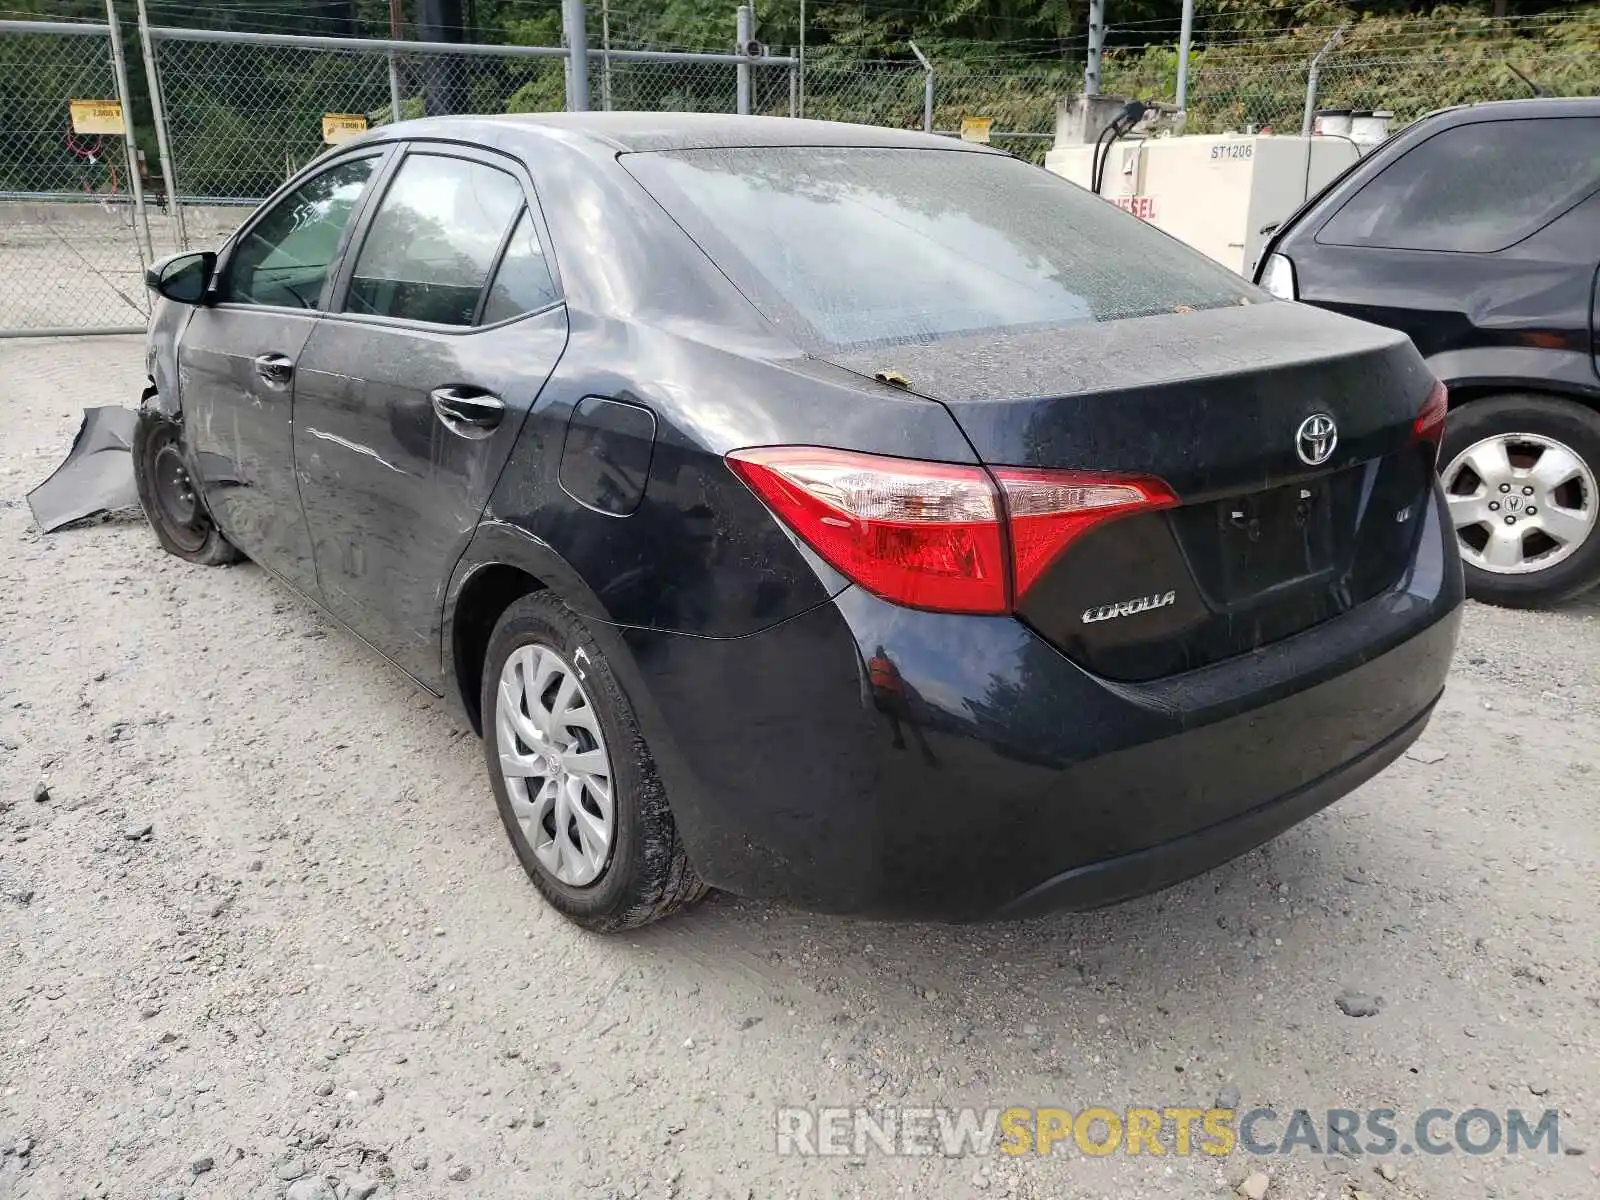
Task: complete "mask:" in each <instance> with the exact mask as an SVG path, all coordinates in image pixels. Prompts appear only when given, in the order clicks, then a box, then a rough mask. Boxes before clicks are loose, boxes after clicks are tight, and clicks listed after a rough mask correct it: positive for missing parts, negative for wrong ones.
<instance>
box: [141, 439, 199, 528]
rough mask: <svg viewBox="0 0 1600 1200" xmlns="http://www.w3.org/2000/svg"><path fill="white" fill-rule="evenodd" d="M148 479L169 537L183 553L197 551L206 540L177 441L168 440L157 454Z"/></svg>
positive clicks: (197, 504) (196, 499) (192, 483)
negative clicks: (180, 546) (150, 476)
mask: <svg viewBox="0 0 1600 1200" xmlns="http://www.w3.org/2000/svg"><path fill="white" fill-rule="evenodd" d="M151 475H152V482H153V484H154V487H155V493H156V503H157V504H158V505H159V506H160V508H161V513H162V515H163V516H164V517H165V518H166V521H167V531H168V533H170V534H171V535H172V537H173V540H175V541H177V542H178V543H179V544H180V545H182V546H183V547H184V549H186V550H198V549H199V548H200V547H201V546H202V545H204V544H205V540H206V534H205V527H204V524H203V522H202V517H203V514H202V513H201V510H200V499H199V497H198V496H196V495H195V490H194V480H193V479H191V478H190V476H189V467H188V465H187V464H186V463H185V462H184V461H183V453H182V451H181V450H180V449H179V447H178V443H177V442H176V441H173V440H168V441H167V442H166V444H165V445H163V446H162V447H161V448H160V449H159V450H157V451H156V455H155V461H154V464H153V466H152V470H151Z"/></svg>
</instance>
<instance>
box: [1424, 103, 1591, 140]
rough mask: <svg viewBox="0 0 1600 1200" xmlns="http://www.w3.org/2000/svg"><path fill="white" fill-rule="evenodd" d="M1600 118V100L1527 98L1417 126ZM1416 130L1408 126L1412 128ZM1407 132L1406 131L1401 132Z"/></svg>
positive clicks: (1442, 113)
mask: <svg viewBox="0 0 1600 1200" xmlns="http://www.w3.org/2000/svg"><path fill="white" fill-rule="evenodd" d="M1595 116H1600V96H1527V97H1524V98H1523V99H1520V100H1480V101H1478V102H1476V103H1473V104H1458V105H1455V106H1454V107H1451V108H1441V109H1438V110H1437V111H1435V112H1431V113H1429V114H1428V115H1427V116H1425V117H1423V118H1422V119H1421V120H1419V121H1417V122H1416V124H1417V125H1421V124H1423V123H1424V122H1435V121H1438V120H1440V119H1444V118H1448V119H1449V120H1451V121H1452V122H1453V123H1454V122H1459V123H1465V122H1476V121H1501V120H1508V119H1517V118H1527V117H1595ZM1412 127H1414V126H1408V128H1412ZM1401 132H1402V133H1403V132H1405V131H1404V130H1402V131H1401Z"/></svg>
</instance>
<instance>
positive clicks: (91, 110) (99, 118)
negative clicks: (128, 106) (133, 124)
mask: <svg viewBox="0 0 1600 1200" xmlns="http://www.w3.org/2000/svg"><path fill="white" fill-rule="evenodd" d="M67 108H68V110H69V111H70V112H71V113H72V132H73V133H98V134H108V133H109V134H118V135H120V134H121V133H122V105H120V104H118V103H117V102H116V101H115V100H68V101H67Z"/></svg>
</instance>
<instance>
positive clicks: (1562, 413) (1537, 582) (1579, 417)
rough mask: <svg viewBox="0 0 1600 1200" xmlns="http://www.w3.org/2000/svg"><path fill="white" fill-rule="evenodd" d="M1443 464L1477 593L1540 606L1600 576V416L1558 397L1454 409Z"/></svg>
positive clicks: (1470, 588)
mask: <svg viewBox="0 0 1600 1200" xmlns="http://www.w3.org/2000/svg"><path fill="white" fill-rule="evenodd" d="M1439 457H1440V461H1442V462H1443V463H1444V464H1445V465H1444V467H1443V469H1442V470H1441V471H1440V473H1439V476H1440V481H1441V482H1442V483H1443V485H1444V492H1445V499H1446V500H1447V501H1448V503H1449V507H1450V516H1451V519H1452V521H1453V522H1454V524H1455V527H1456V536H1457V538H1458V539H1459V540H1460V543H1461V558H1462V562H1463V565H1464V566H1465V569H1466V576H1467V592H1468V594H1469V595H1471V596H1472V597H1473V598H1474V599H1476V600H1483V601H1486V602H1488V603H1490V604H1504V605H1510V606H1513V607H1518V608H1532V607H1536V606H1539V605H1544V604H1551V603H1554V602H1556V601H1558V600H1565V599H1567V598H1569V597H1571V596H1575V595H1577V594H1578V593H1579V592H1582V591H1585V590H1587V589H1588V588H1590V587H1593V586H1594V585H1595V584H1596V583H1600V532H1597V531H1596V517H1597V515H1600V491H1597V488H1596V479H1597V478H1600V415H1597V414H1596V413H1594V412H1593V411H1592V410H1590V409H1587V408H1584V407H1582V406H1581V405H1578V404H1574V403H1572V402H1571V401H1568V400H1557V399H1554V398H1552V397H1549V396H1533V395H1521V396H1495V397H1493V398H1491V399H1487V400H1475V401H1473V402H1471V403H1469V404H1465V405H1463V406H1462V407H1460V408H1458V409H1455V410H1453V411H1452V412H1451V413H1450V420H1449V425H1448V426H1447V428H1446V431H1445V438H1444V449H1443V452H1442V453H1441V454H1440V456H1439Z"/></svg>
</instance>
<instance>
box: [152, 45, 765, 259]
mask: <svg viewBox="0 0 1600 1200" xmlns="http://www.w3.org/2000/svg"><path fill="white" fill-rule="evenodd" d="M149 32H150V40H151V44H152V46H153V47H154V51H155V61H156V69H157V70H156V73H157V76H158V79H159V85H160V90H161V98H162V106H163V109H164V120H165V126H166V132H167V140H168V146H169V149H170V152H171V160H172V161H171V175H172V186H173V187H174V188H175V189H176V191H177V193H178V196H179V202H180V203H181V204H182V206H183V209H184V225H185V229H186V234H187V242H188V244H190V245H196V246H204V245H210V244H213V243H214V242H215V241H217V240H218V238H219V237H220V236H222V235H224V234H225V233H226V231H227V230H229V229H231V228H232V227H233V225H234V224H235V223H236V222H237V220H238V213H237V211H233V209H235V208H236V206H238V205H242V204H252V203H254V202H256V201H258V200H260V199H262V198H263V197H265V196H267V195H270V194H271V193H272V192H273V191H274V190H275V189H276V188H277V187H278V186H279V185H280V184H281V183H282V182H283V181H284V180H285V179H287V178H289V177H290V176H291V175H293V174H294V173H296V172H297V171H299V170H300V169H301V168H302V167H304V166H305V165H306V163H308V162H310V161H311V160H312V159H313V158H315V157H316V156H317V155H318V154H321V153H322V152H323V151H324V150H325V149H327V146H326V144H325V142H324V137H325V131H324V127H323V126H324V118H325V117H327V116H329V115H330V114H332V115H335V116H347V117H355V118H357V122H356V123H357V124H358V125H359V124H364V125H366V126H367V127H374V126H378V125H383V124H386V123H388V122H391V121H394V120H397V119H398V120H411V119H414V118H417V117H424V116H434V115H438V114H443V113H450V114H475V115H489V114H497V113H531V112H552V111H560V110H562V109H563V108H564V107H565V105H566V75H567V52H566V51H565V50H564V49H561V48H559V47H548V46H465V45H463V46H449V47H444V46H433V45H430V46H429V47H427V48H426V49H423V48H419V47H418V45H417V44H416V43H406V42H385V41H361V40H355V39H344V38H314V37H298V36H294V35H288V34H277V35H269V34H239V33H221V32H215V31H207V30H194V29H172V28H152V29H151V30H150V31H149ZM588 58H589V71H588V82H589V106H590V108H593V109H631V110H646V111H680V112H734V111H736V109H737V105H738V88H737V72H738V70H739V66H740V61H741V60H739V59H737V58H736V57H735V56H732V55H715V54H709V53H705V54H693V53H671V52H664V53H659V54H656V53H648V52H643V51H619V52H613V53H609V54H608V53H605V52H602V51H598V50H590V51H589V53H588ZM745 65H746V67H747V69H748V70H749V71H750V74H751V95H752V102H751V111H753V112H761V113H769V114H771V115H775V116H778V115H784V116H786V115H789V114H790V111H791V105H792V97H793V90H794V89H793V85H792V83H791V79H790V70H789V67H790V63H789V60H788V59H772V60H766V59H751V60H746V62H745Z"/></svg>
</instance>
